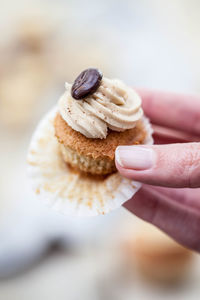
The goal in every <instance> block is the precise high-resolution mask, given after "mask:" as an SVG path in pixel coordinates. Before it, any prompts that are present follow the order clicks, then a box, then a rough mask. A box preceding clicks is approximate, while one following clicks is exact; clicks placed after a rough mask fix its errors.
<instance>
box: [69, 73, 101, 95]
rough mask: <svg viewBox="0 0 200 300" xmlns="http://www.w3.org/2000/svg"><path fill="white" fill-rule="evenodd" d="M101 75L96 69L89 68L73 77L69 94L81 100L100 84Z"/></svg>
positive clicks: (94, 90)
mask: <svg viewBox="0 0 200 300" xmlns="http://www.w3.org/2000/svg"><path fill="white" fill-rule="evenodd" d="M102 77H103V75H102V73H101V72H100V71H99V70H98V69H94V68H89V69H86V70H84V71H83V72H81V73H80V75H79V76H78V77H77V78H76V79H75V81H74V83H73V85H72V88H71V95H72V97H73V98H74V99H76V100H81V99H83V98H85V97H87V96H89V95H92V94H93V93H94V92H96V90H97V89H98V87H99V86H100V83H101V79H102Z"/></svg>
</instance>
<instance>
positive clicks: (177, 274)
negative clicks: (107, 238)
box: [125, 222, 193, 284]
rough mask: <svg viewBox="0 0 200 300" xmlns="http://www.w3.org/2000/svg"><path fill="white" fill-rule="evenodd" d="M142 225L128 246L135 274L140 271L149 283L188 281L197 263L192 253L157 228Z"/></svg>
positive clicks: (130, 237) (127, 252) (129, 259)
mask: <svg viewBox="0 0 200 300" xmlns="http://www.w3.org/2000/svg"><path fill="white" fill-rule="evenodd" d="M141 224H142V225H140V227H139V228H138V231H136V232H134V235H132V236H129V240H127V242H126V247H125V250H126V252H125V255H126V258H127V259H128V262H129V265H133V267H134V270H135V267H136V269H137V270H138V271H139V273H140V274H141V275H142V276H143V277H144V278H145V279H147V280H149V281H152V282H154V283H158V284H160V283H162V284H176V283H179V282H180V281H181V280H183V279H184V278H186V277H187V275H188V273H189V270H190V267H191V263H192V261H193V253H192V251H190V250H188V249H186V248H184V247H183V246H181V245H180V244H178V243H177V242H175V241H174V240H172V239H171V238H170V237H168V236H167V235H166V234H165V233H163V232H162V231H160V230H159V229H157V228H156V227H154V226H153V225H150V224H148V223H143V222H142V223H141ZM134 226H135V224H134ZM129 230H130V227H129ZM132 263H133V264H132Z"/></svg>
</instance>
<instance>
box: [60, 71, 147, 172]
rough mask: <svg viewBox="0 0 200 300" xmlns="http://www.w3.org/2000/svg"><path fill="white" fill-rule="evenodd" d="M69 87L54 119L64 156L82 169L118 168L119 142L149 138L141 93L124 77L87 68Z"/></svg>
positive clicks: (93, 170) (124, 142) (105, 170)
mask: <svg viewBox="0 0 200 300" xmlns="http://www.w3.org/2000/svg"><path fill="white" fill-rule="evenodd" d="M65 87H66V92H65V93H64V94H63V95H62V97H61V98H60V100H59V103H58V107H59V111H58V113H57V115H56V118H55V122H54V126H55V134H56V137H57V139H58V142H59V144H60V149H61V152H62V155H63V159H64V160H65V162H66V163H67V164H69V165H70V166H71V167H73V168H75V169H77V170H79V171H84V172H87V173H91V174H98V175H107V174H110V173H113V172H115V171H116V167H115V162H114V157H115V149H116V148H117V146H119V145H133V144H142V143H143V141H144V139H145V136H146V132H145V129H144V126H143V124H142V121H141V118H142V115H143V111H142V108H141V99H140V97H139V96H138V94H137V93H136V92H135V91H134V90H133V89H131V88H129V87H127V86H126V85H125V84H124V83H122V82H121V81H120V80H116V79H112V80H111V79H108V78H105V77H103V78H102V74H101V73H100V72H99V71H98V70H97V69H87V70H85V71H83V72H82V73H81V74H80V75H79V76H78V77H77V79H76V80H75V82H74V84H73V85H71V84H68V83H67V84H66V85H65Z"/></svg>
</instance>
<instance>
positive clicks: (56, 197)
mask: <svg viewBox="0 0 200 300" xmlns="http://www.w3.org/2000/svg"><path fill="white" fill-rule="evenodd" d="M56 113H57V108H53V109H52V110H51V111H50V112H49V113H48V114H47V115H46V116H45V117H44V118H43V119H42V120H41V121H40V123H39V124H38V127H37V128H36V131H35V133H34V134H33V137H32V140H31V144H30V148H29V152H28V158H27V161H28V175H29V177H30V179H31V183H32V185H33V188H34V191H35V193H36V194H37V195H38V196H39V197H40V198H41V200H44V201H45V202H46V203H47V204H48V205H49V206H51V207H52V208H53V209H55V210H56V211H59V212H61V213H63V214H65V215H68V216H96V215H100V214H106V213H108V212H110V211H112V210H114V209H116V208H118V207H120V206H121V205H122V204H123V203H124V202H126V201H127V200H129V199H130V198H131V197H132V196H133V195H134V194H135V193H136V192H137V191H138V189H139V188H140V187H141V183H139V182H136V181H133V180H130V179H127V178H124V177H122V176H121V175H120V174H119V173H118V172H116V173H114V174H111V175H109V176H108V177H106V178H105V179H96V178H94V177H92V176H91V177H88V176H85V175H83V174H79V173H75V172H74V171H72V170H71V169H70V168H69V167H67V165H66V164H65V162H64V161H63V159H62V155H61V153H60V147H59V144H58V141H57V139H56V137H55V134H54V125H53V121H54V117H55V115H56ZM143 124H144V127H145V130H146V132H147V136H146V139H145V141H144V144H152V143H153V139H152V132H153V130H152V128H151V126H150V123H149V121H148V119H147V118H146V117H143Z"/></svg>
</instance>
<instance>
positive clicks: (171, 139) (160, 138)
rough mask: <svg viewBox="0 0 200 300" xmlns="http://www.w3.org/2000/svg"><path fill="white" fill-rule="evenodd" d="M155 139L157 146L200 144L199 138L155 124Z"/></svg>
mask: <svg viewBox="0 0 200 300" xmlns="http://www.w3.org/2000/svg"><path fill="white" fill-rule="evenodd" d="M152 127H153V131H154V132H153V139H154V143H155V144H172V143H173V144H175V143H188V142H200V137H199V136H194V135H191V134H188V133H185V132H181V131H177V130H174V129H169V128H166V127H161V126H157V125H154V124H153V126H152Z"/></svg>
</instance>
